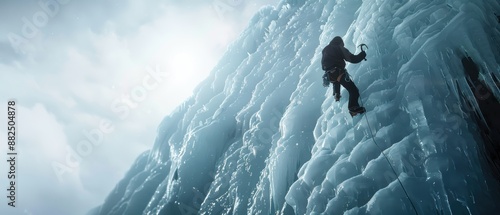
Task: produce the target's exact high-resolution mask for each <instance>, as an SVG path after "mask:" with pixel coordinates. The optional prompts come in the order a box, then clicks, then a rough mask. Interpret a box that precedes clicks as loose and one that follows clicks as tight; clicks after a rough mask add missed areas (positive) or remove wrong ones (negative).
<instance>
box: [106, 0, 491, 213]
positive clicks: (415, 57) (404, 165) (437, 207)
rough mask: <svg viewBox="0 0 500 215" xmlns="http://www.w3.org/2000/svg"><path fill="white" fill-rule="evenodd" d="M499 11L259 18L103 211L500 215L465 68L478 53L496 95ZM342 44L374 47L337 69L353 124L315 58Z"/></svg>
mask: <svg viewBox="0 0 500 215" xmlns="http://www.w3.org/2000/svg"><path fill="white" fill-rule="evenodd" d="M495 12H500V5H499V3H498V2H497V1H496V0H488V1H487V0H485V1H469V0H454V1H451V0H450V1H446V0H432V1H431V0H424V1H403V0H384V1H381V0H374V1H361V0H349V1H346V0H337V1H332V0H319V1H317V0H316V1H312V0H304V1H295V0H294V1H288V0H287V1H282V2H281V3H280V4H279V5H277V6H276V7H265V8H262V9H261V10H260V12H259V13H258V14H256V15H255V17H254V18H253V19H252V20H251V23H249V26H248V28H247V29H246V30H245V31H244V32H243V33H242V35H241V37H240V38H239V39H238V40H237V41H235V42H234V43H233V44H232V45H231V46H230V47H229V49H228V51H227V53H226V54H225V56H224V57H223V58H222V59H221V61H220V62H219V64H218V65H217V66H216V67H215V68H214V70H213V72H212V74H211V75H210V76H209V77H208V78H207V80H205V81H204V82H203V83H202V84H200V85H199V86H198V88H197V89H196V91H195V94H194V96H193V97H192V98H191V99H190V100H188V101H186V102H185V103H184V104H183V105H182V106H180V107H179V108H178V109H177V110H176V112H175V113H173V114H172V115H170V116H167V117H166V118H165V119H164V120H163V122H162V123H161V125H160V126H159V128H158V136H157V138H156V142H155V145H154V147H153V149H152V150H151V151H150V152H147V153H145V154H143V155H142V156H141V157H139V158H138V160H137V162H136V164H135V165H134V167H132V169H131V170H130V172H129V173H128V174H127V175H126V176H125V178H124V179H123V180H122V182H120V183H119V184H118V185H117V187H116V188H115V190H114V191H113V192H112V193H111V194H110V196H109V197H108V199H107V200H106V202H105V203H104V204H103V205H102V207H101V209H100V214H140V213H144V214H196V213H199V214H276V213H281V214H415V213H418V214H491V213H494V212H495V211H496V210H498V206H497V204H495V203H497V202H498V200H499V199H498V193H499V192H498V191H499V190H498V186H497V184H496V183H495V182H494V181H491V180H490V179H489V174H488V172H487V169H486V168H484V165H482V159H481V157H480V156H479V150H480V149H479V148H478V142H480V141H481V140H480V138H479V137H478V135H477V132H478V131H477V129H476V126H475V125H474V122H473V120H471V118H470V117H468V113H470V109H474V108H475V106H474V103H473V102H472V104H473V105H472V106H465V105H464V104H462V103H461V99H460V96H461V95H465V96H466V97H469V98H473V97H474V96H475V94H474V92H473V91H471V90H470V89H469V88H467V81H466V78H465V74H464V72H463V68H462V67H461V61H460V60H461V57H463V56H465V54H466V53H467V54H468V55H469V56H471V57H472V58H474V59H475V61H476V62H478V63H479V65H480V67H481V78H482V80H484V81H485V82H486V83H487V84H488V85H489V86H491V87H492V89H494V90H493V91H494V95H493V96H496V97H497V98H500V92H499V90H498V88H496V84H497V83H495V81H494V80H493V79H492V76H493V75H494V76H496V77H500V68H499V63H498V62H500V50H499V47H498V44H499V43H498V41H499V40H500V32H499V29H500V26H499V24H498V20H497V17H496V16H495V15H494V13H495ZM336 35H340V36H342V37H343V38H344V41H345V44H346V47H347V48H348V49H349V50H351V51H352V52H356V53H357V52H359V50H357V49H356V45H359V44H360V43H366V44H367V45H368V46H369V49H368V51H367V54H368V56H367V59H368V60H367V61H363V62H362V63H360V64H356V65H348V67H347V69H348V70H349V73H350V75H351V76H352V79H353V80H354V81H355V83H356V84H357V86H358V87H359V89H360V92H361V99H362V103H363V104H364V106H365V107H366V109H367V110H368V112H367V113H366V114H365V115H363V116H357V117H355V118H351V116H350V115H349V114H348V112H347V98H348V93H347V92H346V91H345V90H342V95H343V98H342V100H341V101H340V102H339V103H336V102H334V100H333V97H332V96H331V94H332V90H331V89H326V88H323V86H322V81H321V76H322V75H323V72H322V71H321V66H320V59H321V50H322V48H323V47H324V46H326V44H328V42H329V41H330V40H331V39H332V38H333V37H334V36H336ZM467 89H469V90H467ZM470 101H474V100H473V99H471V100H470ZM476 106H477V105H476ZM402 185H403V186H402Z"/></svg>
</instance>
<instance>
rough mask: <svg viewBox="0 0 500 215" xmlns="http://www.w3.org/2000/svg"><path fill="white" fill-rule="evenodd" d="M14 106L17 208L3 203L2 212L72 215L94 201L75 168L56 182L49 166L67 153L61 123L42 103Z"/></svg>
mask: <svg viewBox="0 0 500 215" xmlns="http://www.w3.org/2000/svg"><path fill="white" fill-rule="evenodd" d="M5 109H6V108H5ZM16 109H17V114H16V116H17V117H16V120H17V123H16V125H17V127H16V128H17V129H16V131H17V132H16V134H17V145H16V150H17V152H18V156H17V158H16V159H17V163H16V164H17V168H16V170H17V171H16V184H17V185H16V186H17V187H16V190H17V192H16V196H17V201H16V204H17V208H16V209H15V210H12V209H10V210H9V208H7V207H5V205H2V207H0V211H1V213H2V214H20V212H24V211H28V212H33V213H34V214H54V212H55V211H57V212H58V214H74V211H83V210H86V209H87V208H89V207H91V206H92V205H93V204H95V203H96V200H95V199H93V198H91V195H90V194H89V193H88V192H86V191H85V189H83V187H82V183H81V181H80V178H79V175H78V168H74V169H72V170H71V171H74V172H73V174H72V176H71V177H67V178H66V179H65V180H62V181H59V180H58V178H57V174H56V172H55V171H54V168H53V166H52V163H53V162H60V161H64V159H65V157H66V156H67V154H68V149H67V146H68V145H67V142H66V141H67V140H66V135H65V133H64V129H63V127H64V125H62V124H61V123H59V122H58V121H57V120H56V118H55V116H54V115H53V114H52V113H50V112H49V111H48V110H47V109H46V108H45V107H44V106H43V105H41V104H36V105H35V106H34V107H33V108H25V107H23V106H20V105H16ZM2 112H5V111H2ZM2 130H4V129H2ZM5 135H6V134H5V133H3V132H2V133H1V135H0V136H2V138H5ZM6 151H7V149H6V147H2V148H1V152H0V153H2V155H5V154H6ZM3 183H6V181H5V180H3ZM5 185H6V184H2V186H5ZM75 194H77V195H75ZM47 196H50V198H47ZM35 212H36V213H35Z"/></svg>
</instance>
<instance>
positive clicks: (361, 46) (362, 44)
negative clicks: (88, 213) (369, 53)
mask: <svg viewBox="0 0 500 215" xmlns="http://www.w3.org/2000/svg"><path fill="white" fill-rule="evenodd" d="M363 46H365V47H366V49H368V46H367V45H366V44H364V43H361V45H359V46H358V47H360V48H361V51H365V50H363ZM365 61H366V57H365Z"/></svg>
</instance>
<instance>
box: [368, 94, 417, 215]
mask: <svg viewBox="0 0 500 215" xmlns="http://www.w3.org/2000/svg"><path fill="white" fill-rule="evenodd" d="M359 100H360V101H361V107H364V106H365V105H364V104H363V99H362V98H361V95H360V96H359ZM364 115H365V119H366V124H367V125H368V129H370V135H371V139H372V140H373V143H374V144H375V145H376V146H377V148H378V149H379V150H380V152H381V153H382V155H384V158H385V159H386V160H387V163H389V166H390V167H391V169H392V171H393V172H394V174H395V175H396V178H397V179H398V182H399V185H401V188H403V191H404V192H405V195H406V197H407V198H408V200H409V201H410V204H411V206H412V207H413V210H415V214H417V215H418V211H417V208H416V207H415V205H414V204H413V201H412V200H411V198H410V196H409V195H408V192H407V191H406V189H405V187H404V186H403V183H402V182H401V180H400V179H399V175H398V174H397V172H396V170H395V169H394V167H393V166H392V164H391V161H389V158H388V157H387V155H385V153H384V151H383V150H382V148H380V146H379V145H378V144H377V141H375V137H374V135H373V132H372V127H371V126H370V122H369V121H368V117H367V116H366V113H365V114H364Z"/></svg>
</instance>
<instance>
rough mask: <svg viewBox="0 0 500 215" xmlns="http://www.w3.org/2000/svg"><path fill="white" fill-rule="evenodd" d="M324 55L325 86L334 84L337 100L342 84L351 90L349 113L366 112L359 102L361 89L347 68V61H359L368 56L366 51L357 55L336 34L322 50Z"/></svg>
mask: <svg viewBox="0 0 500 215" xmlns="http://www.w3.org/2000/svg"><path fill="white" fill-rule="evenodd" d="M322 54H323V57H322V58H321V66H322V68H323V70H324V71H325V74H324V75H323V86H325V87H328V86H329V84H330V83H332V84H333V96H334V97H335V101H339V100H340V97H341V96H340V85H342V86H343V87H344V88H345V89H346V90H347V91H348V92H349V103H348V107H349V113H351V115H352V116H354V115H357V114H358V113H364V112H365V111H366V110H365V108H364V107H360V106H359V104H358V99H359V90H358V88H357V87H356V85H355V84H354V83H353V82H352V80H351V79H350V77H349V74H348V73H347V70H346V69H345V66H346V63H345V61H348V62H351V63H359V62H361V61H362V60H363V59H365V57H366V52H365V51H363V49H361V52H360V53H359V54H357V55H354V54H352V53H351V52H350V51H349V50H347V49H346V48H345V47H344V41H343V40H342V38H341V37H339V36H336V37H334V38H333V39H332V41H331V42H330V44H328V45H327V46H326V47H325V48H324V49H323V51H322Z"/></svg>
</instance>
